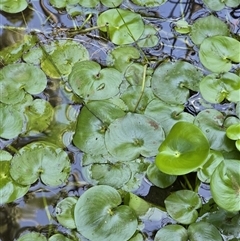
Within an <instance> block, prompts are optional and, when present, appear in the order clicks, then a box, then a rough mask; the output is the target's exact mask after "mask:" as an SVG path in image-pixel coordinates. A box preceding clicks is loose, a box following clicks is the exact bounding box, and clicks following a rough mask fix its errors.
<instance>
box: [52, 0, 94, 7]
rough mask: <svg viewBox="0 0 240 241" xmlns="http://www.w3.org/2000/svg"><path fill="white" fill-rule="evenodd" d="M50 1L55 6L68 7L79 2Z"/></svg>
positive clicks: (74, 0) (68, 0)
mask: <svg viewBox="0 0 240 241" xmlns="http://www.w3.org/2000/svg"><path fill="white" fill-rule="evenodd" d="M92 1H93V0H92ZM95 1H96V0H95ZM49 2H50V4H51V5H52V6H54V7H55V8H66V7H67V6H68V5H73V4H77V3H78V2H79V0H64V1H58V0H49Z"/></svg>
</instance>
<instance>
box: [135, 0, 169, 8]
mask: <svg viewBox="0 0 240 241" xmlns="http://www.w3.org/2000/svg"><path fill="white" fill-rule="evenodd" d="M131 1H132V2H133V3H135V4H136V5H139V6H144V7H157V6H160V5H162V4H164V3H165V2H166V1H167V0H155V1H152V0H131Z"/></svg>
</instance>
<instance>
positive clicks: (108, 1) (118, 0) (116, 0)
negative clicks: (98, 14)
mask: <svg viewBox="0 0 240 241" xmlns="http://www.w3.org/2000/svg"><path fill="white" fill-rule="evenodd" d="M122 2H123V0H114V1H113V0H101V3H102V4H103V5H104V6H106V7H109V8H115V7H117V6H119V5H120V4H121V3H122Z"/></svg>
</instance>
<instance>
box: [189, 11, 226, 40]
mask: <svg viewBox="0 0 240 241" xmlns="http://www.w3.org/2000/svg"><path fill="white" fill-rule="evenodd" d="M217 35H218V36H220V35H221V36H229V28H228V26H227V24H226V23H224V22H223V21H221V20H220V19H219V18H217V17H215V16H213V15H210V16H207V17H204V18H199V19H197V20H196V21H195V22H194V23H193V25H192V27H191V32H190V37H191V39H192V41H193V42H194V43H195V44H198V45H199V44H201V43H202V41H203V40H204V39H205V38H208V37H211V36H217Z"/></svg>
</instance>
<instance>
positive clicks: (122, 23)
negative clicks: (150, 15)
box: [97, 8, 144, 45]
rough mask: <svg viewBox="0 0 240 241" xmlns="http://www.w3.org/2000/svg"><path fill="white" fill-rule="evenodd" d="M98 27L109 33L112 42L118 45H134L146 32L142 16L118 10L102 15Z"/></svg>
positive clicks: (111, 10)
mask: <svg viewBox="0 0 240 241" xmlns="http://www.w3.org/2000/svg"><path fill="white" fill-rule="evenodd" d="M97 25H98V26H99V27H101V28H100V29H101V30H102V31H104V32H108V34H109V37H110V40H111V41H112V42H113V43H114V44H117V45H122V44H130V43H134V42H135V41H137V40H138V39H139V38H140V36H141V35H142V33H143V31H144V23H143V20H142V17H141V15H140V14H137V13H134V12H132V11H129V10H125V9H118V8H116V9H110V10H107V11H105V12H103V13H102V14H100V16H99V17H98V20H97ZM106 25H107V27H106ZM103 26H105V27H103Z"/></svg>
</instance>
